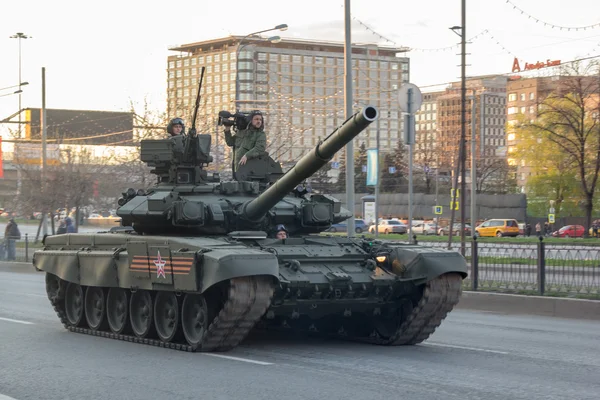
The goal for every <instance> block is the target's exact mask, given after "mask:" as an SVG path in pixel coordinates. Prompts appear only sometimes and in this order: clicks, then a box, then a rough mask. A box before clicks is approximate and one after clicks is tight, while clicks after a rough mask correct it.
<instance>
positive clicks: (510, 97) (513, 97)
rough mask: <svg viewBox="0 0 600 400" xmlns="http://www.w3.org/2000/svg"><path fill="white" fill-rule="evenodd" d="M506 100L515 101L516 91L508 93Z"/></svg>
mask: <svg viewBox="0 0 600 400" xmlns="http://www.w3.org/2000/svg"><path fill="white" fill-rule="evenodd" d="M508 101H517V94H516V93H510V94H509V95H508Z"/></svg>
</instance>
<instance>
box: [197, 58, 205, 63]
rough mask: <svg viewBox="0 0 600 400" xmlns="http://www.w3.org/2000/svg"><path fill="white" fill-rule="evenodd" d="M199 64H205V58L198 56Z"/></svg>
mask: <svg viewBox="0 0 600 400" xmlns="http://www.w3.org/2000/svg"><path fill="white" fill-rule="evenodd" d="M198 64H204V56H198Z"/></svg>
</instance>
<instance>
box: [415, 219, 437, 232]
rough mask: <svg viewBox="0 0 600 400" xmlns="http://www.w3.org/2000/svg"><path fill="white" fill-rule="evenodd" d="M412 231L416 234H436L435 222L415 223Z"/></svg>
mask: <svg viewBox="0 0 600 400" xmlns="http://www.w3.org/2000/svg"><path fill="white" fill-rule="evenodd" d="M412 231H413V233H414V234H415V235H435V224H432V223H430V222H419V223H418V224H415V225H413V227H412Z"/></svg>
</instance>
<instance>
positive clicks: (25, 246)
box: [0, 233, 41, 262]
mask: <svg viewBox="0 0 600 400" xmlns="http://www.w3.org/2000/svg"><path fill="white" fill-rule="evenodd" d="M34 239H35V238H34ZM11 242H12V243H11ZM11 246H12V250H11ZM40 246H41V241H39V242H38V243H37V244H36V243H33V240H32V238H30V237H29V234H27V233H26V234H24V235H21V239H11V238H8V239H7V238H5V237H0V261H21V262H30V261H31V257H32V256H33V252H34V251H35V248H36V247H40Z"/></svg>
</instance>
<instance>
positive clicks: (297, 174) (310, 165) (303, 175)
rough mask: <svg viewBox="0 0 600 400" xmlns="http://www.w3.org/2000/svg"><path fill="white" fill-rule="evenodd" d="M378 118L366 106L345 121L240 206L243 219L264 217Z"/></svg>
mask: <svg viewBox="0 0 600 400" xmlns="http://www.w3.org/2000/svg"><path fill="white" fill-rule="evenodd" d="M377 117H378V111H377V109H376V108H375V107H373V106H366V107H364V108H363V109H362V110H361V111H359V112H357V113H356V114H354V115H353V116H352V117H350V118H349V119H348V120H346V121H345V122H344V123H343V124H342V125H341V126H340V127H338V128H337V129H336V130H335V131H333V132H332V133H331V134H330V135H329V136H328V137H327V138H325V140H324V141H323V142H321V143H319V144H318V145H317V146H316V147H315V148H314V149H313V150H311V151H310V152H309V153H307V154H305V155H304V157H302V158H301V159H300V161H298V162H297V163H296V165H295V166H294V167H293V168H292V169H290V170H289V171H288V172H286V174H285V175H283V176H282V177H281V178H279V180H277V182H275V183H274V184H273V185H272V186H270V187H269V188H268V189H267V190H265V192H264V193H262V194H261V195H260V196H258V197H257V198H256V199H254V200H252V201H250V202H248V203H246V204H245V205H244V207H243V211H242V213H243V215H244V217H246V218H248V219H250V220H254V219H258V218H260V217H262V216H263V215H265V214H266V213H267V212H268V211H269V210H270V209H271V208H272V207H274V206H275V204H277V203H278V202H279V201H280V200H281V199H283V198H284V197H285V196H286V195H287V194H288V193H290V192H291V191H292V190H293V189H294V188H295V187H296V186H298V185H299V184H300V183H302V182H303V181H304V180H305V179H307V178H308V177H310V176H312V175H314V174H315V173H316V172H317V171H318V170H319V169H320V168H321V167H323V165H325V164H326V163H327V162H329V161H330V160H331V159H332V158H333V156H334V155H335V153H337V152H338V151H340V150H341V149H342V148H343V147H344V146H345V145H346V144H348V143H349V142H350V141H351V140H352V139H354V138H355V137H356V136H358V134H359V133H360V132H362V131H363V130H365V128H366V127H367V126H369V124H370V123H371V122H373V121H374V120H376V119H377Z"/></svg>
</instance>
